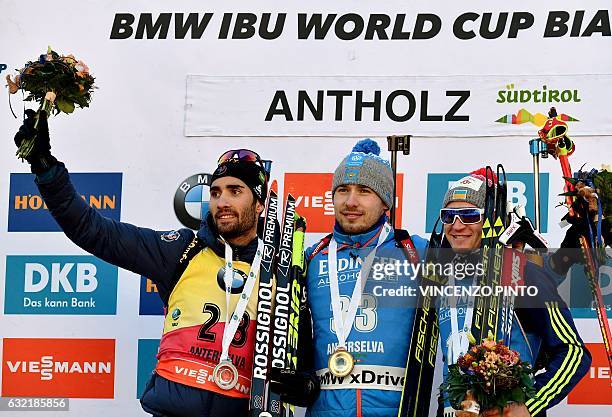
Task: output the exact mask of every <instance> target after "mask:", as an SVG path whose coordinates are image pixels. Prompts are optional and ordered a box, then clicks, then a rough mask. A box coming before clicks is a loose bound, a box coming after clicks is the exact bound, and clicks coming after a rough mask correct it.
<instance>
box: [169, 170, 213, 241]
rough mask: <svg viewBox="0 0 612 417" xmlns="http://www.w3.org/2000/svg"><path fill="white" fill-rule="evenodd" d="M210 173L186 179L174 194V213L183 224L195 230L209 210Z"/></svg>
mask: <svg viewBox="0 0 612 417" xmlns="http://www.w3.org/2000/svg"><path fill="white" fill-rule="evenodd" d="M210 183H211V175H210V174H195V175H192V176H191V177H189V178H187V179H186V180H184V181H183V182H182V183H181V185H179V187H178V188H177V190H176V193H175V194H174V213H175V214H176V217H177V218H178V220H179V221H180V222H181V224H182V225H184V226H185V227H188V228H190V229H193V230H198V229H199V228H200V223H201V222H202V219H203V218H204V216H206V213H207V212H208V201H209V200H210V191H209V188H208V187H209V186H210Z"/></svg>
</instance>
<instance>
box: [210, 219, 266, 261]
mask: <svg viewBox="0 0 612 417" xmlns="http://www.w3.org/2000/svg"><path fill="white" fill-rule="evenodd" d="M198 238H199V239H201V240H202V241H203V242H204V247H209V248H211V249H212V250H213V252H215V254H217V256H219V257H221V258H223V257H224V256H225V245H224V244H223V241H222V240H221V238H220V237H219V232H217V227H216V226H215V223H214V222H213V219H212V215H211V214H210V212H208V213H207V214H206V220H205V221H203V222H202V224H201V225H200V230H198ZM230 246H231V247H232V251H233V258H234V259H233V260H234V261H243V262H248V263H251V262H253V258H254V257H255V252H256V251H257V237H255V238H254V239H253V240H251V241H250V242H249V243H248V244H247V245H246V246H236V245H232V244H230Z"/></svg>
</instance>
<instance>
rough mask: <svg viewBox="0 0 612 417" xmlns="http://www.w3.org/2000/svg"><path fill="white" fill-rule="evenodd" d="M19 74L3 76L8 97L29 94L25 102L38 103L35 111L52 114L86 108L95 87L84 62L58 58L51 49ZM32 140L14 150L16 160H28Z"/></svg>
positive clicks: (71, 58)
mask: <svg viewBox="0 0 612 417" xmlns="http://www.w3.org/2000/svg"><path fill="white" fill-rule="evenodd" d="M17 71H18V72H19V74H17V75H16V76H15V77H13V78H11V77H10V76H9V75H7V76H6V81H7V83H8V88H9V93H11V94H15V93H17V91H19V90H22V91H25V92H27V93H28V95H27V96H26V97H25V99H24V101H36V102H38V103H39V108H38V111H39V112H40V111H41V110H44V111H46V112H47V114H51V112H52V111H54V110H55V114H58V113H60V112H62V113H67V114H68V113H72V112H73V111H74V109H75V107H76V106H78V107H89V102H90V101H91V93H92V91H93V89H94V88H95V87H94V80H95V79H94V77H93V76H92V75H91V74H90V73H89V68H88V67H87V65H85V63H84V62H83V61H79V60H77V59H76V58H75V57H74V56H73V55H67V56H64V55H60V54H58V53H57V52H55V51H53V50H52V49H51V47H49V48H48V49H47V53H46V54H42V55H40V56H39V57H38V59H37V60H35V61H29V62H28V63H26V64H25V66H24V67H23V68H21V69H19V70H17ZM33 145H34V140H33V139H32V140H24V141H23V142H22V144H21V146H20V147H19V149H18V150H17V156H19V157H20V158H27V157H28V156H29V155H30V152H31V151H32V147H33Z"/></svg>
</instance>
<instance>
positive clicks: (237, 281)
mask: <svg viewBox="0 0 612 417" xmlns="http://www.w3.org/2000/svg"><path fill="white" fill-rule="evenodd" d="M224 277H225V267H223V268H219V271H217V284H219V288H221V289H222V290H223V291H225V279H224ZM246 279H247V274H245V273H244V272H242V271H241V270H239V269H236V268H234V276H233V277H232V289H231V293H232V294H240V293H241V292H242V289H243V288H244V283H245V282H246Z"/></svg>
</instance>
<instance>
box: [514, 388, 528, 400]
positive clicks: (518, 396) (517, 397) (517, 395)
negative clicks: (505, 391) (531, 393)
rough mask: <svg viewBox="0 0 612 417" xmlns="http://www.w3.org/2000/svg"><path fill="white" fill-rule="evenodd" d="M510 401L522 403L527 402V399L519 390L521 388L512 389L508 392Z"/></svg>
mask: <svg viewBox="0 0 612 417" xmlns="http://www.w3.org/2000/svg"><path fill="white" fill-rule="evenodd" d="M510 397H511V401H515V402H517V403H524V402H525V401H527V397H526V396H525V393H524V392H523V390H522V389H521V387H514V388H513V389H512V391H510Z"/></svg>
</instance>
